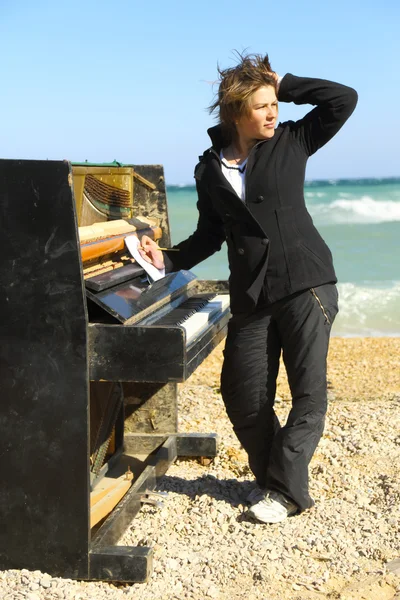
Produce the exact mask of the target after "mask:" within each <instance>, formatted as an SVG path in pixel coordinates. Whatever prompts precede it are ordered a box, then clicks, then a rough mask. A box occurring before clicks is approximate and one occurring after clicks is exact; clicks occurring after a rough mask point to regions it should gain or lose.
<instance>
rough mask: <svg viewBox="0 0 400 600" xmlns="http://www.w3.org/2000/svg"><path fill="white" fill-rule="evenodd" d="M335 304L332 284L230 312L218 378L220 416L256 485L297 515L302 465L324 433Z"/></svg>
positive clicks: (303, 492) (307, 500)
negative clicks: (281, 377)
mask: <svg viewBox="0 0 400 600" xmlns="http://www.w3.org/2000/svg"><path fill="white" fill-rule="evenodd" d="M337 300H338V294H337V289H336V286H335V285H334V284H326V285H322V286H318V287H316V288H313V289H311V290H305V291H302V292H299V293H297V294H294V295H292V296H289V297H287V298H284V299H283V300H279V301H278V302H274V303H273V304H270V305H264V306H263V305H262V304H261V305H260V306H258V307H257V308H256V309H255V311H254V312H252V313H249V314H235V315H233V316H232V318H231V320H230V321H229V325H228V335H227V338H226V345H225V350H224V364H223V367H222V374H221V393H222V397H223V400H224V402H225V406H226V410H227V413H228V416H229V418H230V420H231V422H232V425H233V428H234V431H235V433H236V435H237V437H238V438H239V441H240V442H241V444H242V446H243V447H244V449H245V450H246V452H247V453H248V457H249V465H250V468H251V470H252V471H253V473H254V475H255V477H256V480H257V482H258V484H259V485H260V486H262V487H267V488H268V489H270V490H277V491H279V492H281V493H283V494H285V495H286V496H287V497H288V498H290V499H291V500H293V501H294V502H295V503H296V504H297V505H298V506H299V508H300V510H305V509H307V508H310V507H311V506H312V505H313V500H312V499H311V497H310V495H309V492H308V465H309V462H310V460H311V458H312V456H313V454H314V451H315V449H316V447H317V445H318V442H319V440H320V438H321V435H322V432H323V428H324V421H325V414H326V410H327V382H326V357H327V353H328V344H329V335H330V330H331V325H332V323H333V321H334V319H335V316H336V314H337V312H338V306H337ZM281 352H283V361H284V363H285V367H286V371H287V375H288V381H289V385H290V390H291V394H292V407H291V410H290V413H289V416H288V419H287V421H286V423H285V425H283V426H281V424H280V423H279V420H278V417H277V416H276V414H275V411H274V401H275V392H276V379H277V375H278V370H279V359H280V355H281Z"/></svg>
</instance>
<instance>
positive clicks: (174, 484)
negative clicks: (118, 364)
mask: <svg viewBox="0 0 400 600" xmlns="http://www.w3.org/2000/svg"><path fill="white" fill-rule="evenodd" d="M222 346H223V344H221V346H219V347H218V348H216V350H215V351H214V352H213V354H212V355H210V356H209V357H208V358H207V360H206V361H204V363H203V364H202V365H201V366H200V367H199V368H198V369H197V371H196V372H195V373H194V374H193V375H192V377H191V378H190V379H189V380H188V381H187V382H185V383H184V384H182V385H181V386H180V416H179V419H180V430H181V431H184V432H195V431H198V432H204V433H206V432H216V433H217V434H218V435H219V440H220V444H219V454H218V456H217V457H216V458H215V459H214V460H213V461H212V462H211V463H210V464H204V462H207V461H203V463H201V462H200V461H197V460H183V459H181V460H178V461H177V463H175V464H174V465H172V466H171V467H170V469H169V470H168V472H167V473H166V475H165V476H164V477H163V479H162V480H161V482H160V485H159V488H158V489H159V490H160V491H163V492H167V498H166V499H165V501H164V506H163V507H162V508H156V507H154V506H148V505H145V506H143V508H142V510H141V511H140V513H139V515H138V516H137V517H136V519H135V520H134V521H133V522H132V524H131V526H130V527H129V528H128V529H127V530H126V532H125V534H124V536H123V537H122V539H121V540H120V542H119V544H121V545H148V546H152V547H153V549H154V573H153V575H152V577H151V579H150V580H149V582H148V583H146V584H133V585H119V584H109V583H103V582H96V583H95V582H79V581H71V580H67V579H61V578H55V577H51V576H50V575H48V574H46V573H45V572H39V571H34V572H31V571H27V570H10V571H3V572H0V598H1V599H4V600H17V599H18V600H19V599H21V600H23V599H24V600H53V599H54V600H56V599H59V600H64V599H65V600H91V599H103V598H107V599H108V600H114V599H115V600H117V599H122V598H132V599H133V598H134V599H135V600H161V599H162V600H164V599H179V600H180V599H185V598H188V599H195V600H197V599H199V600H200V599H203V598H205V599H208V598H212V599H219V600H236V599H238V600H239V599H243V600H244V599H246V600H258V599H260V600H311V599H317V598H330V599H335V598H336V599H341V600H392V599H395V598H396V599H400V560H398V561H397V559H400V478H399V465H400V338H333V339H332V341H331V349H330V354H329V358H328V380H329V403H330V406H329V412H328V416H327V420H326V426H325V432H324V436H323V438H322V440H321V442H320V444H319V446H318V448H317V451H316V453H315V455H314V457H313V459H312V462H311V465H310V492H311V495H312V496H313V497H314V498H315V500H316V505H315V507H314V508H313V509H311V510H309V511H306V512H304V513H302V514H301V515H298V516H294V517H291V518H289V519H287V520H286V521H284V522H283V523H279V524H276V525H264V524H261V523H255V522H252V521H251V520H250V519H249V518H248V517H247V515H246V510H247V506H246V502H245V498H246V496H247V494H248V493H249V491H250V490H251V489H252V487H253V480H252V475H251V473H250V472H249V469H248V467H247V462H246V456H245V453H244V451H243V449H242V448H241V447H240V445H239V443H238V441H237V440H236V438H235V436H234V434H233V432H232V430H231V426H230V423H229V421H228V419H227V417H226V416H225V410H224V406H223V403H222V400H221V396H220V393H219V373H220V368H221V363H222ZM289 406H290V393H289V389H288V386H287V382H286V377H285V372H284V367H283V366H282V368H281V370H280V374H279V383H278V391H277V398H276V410H277V413H278V416H279V418H280V420H281V421H284V420H285V415H286V414H287V412H288V409H289ZM28 534H29V532H27V535H28Z"/></svg>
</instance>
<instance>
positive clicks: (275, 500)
mask: <svg viewBox="0 0 400 600" xmlns="http://www.w3.org/2000/svg"><path fill="white" fill-rule="evenodd" d="M298 509H299V507H298V506H297V505H296V504H294V502H292V501H291V500H289V499H288V498H286V496H284V495H283V494H280V493H279V492H275V491H271V492H267V494H266V495H265V496H264V498H263V499H262V500H260V501H259V502H257V504H254V505H253V506H252V507H250V508H249V510H248V513H247V514H249V515H250V516H251V517H254V518H255V519H257V520H258V521H261V522H262V523H280V522H281V521H284V520H285V519H286V518H287V517H290V515H294V514H295V513H296V512H297V511H298Z"/></svg>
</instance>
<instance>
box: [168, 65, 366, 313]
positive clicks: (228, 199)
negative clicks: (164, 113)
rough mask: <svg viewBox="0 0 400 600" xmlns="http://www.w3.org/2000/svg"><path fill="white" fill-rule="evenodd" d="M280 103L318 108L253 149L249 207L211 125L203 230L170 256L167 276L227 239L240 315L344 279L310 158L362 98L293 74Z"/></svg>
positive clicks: (202, 169) (203, 172) (200, 185)
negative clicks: (322, 226)
mask: <svg viewBox="0 0 400 600" xmlns="http://www.w3.org/2000/svg"><path fill="white" fill-rule="evenodd" d="M278 100H279V101H280V102H294V103H295V104H313V105H316V108H314V109H313V110H312V111H311V112H309V113H308V114H307V115H306V116H305V117H304V118H302V119H300V120H299V121H287V122H285V123H280V124H279V125H278V127H277V128H276V130H275V134H274V136H273V137H272V138H270V139H267V140H263V141H260V142H258V143H257V144H256V145H255V146H254V147H253V148H252V150H251V152H250V154H249V157H248V162H247V166H246V184H245V186H246V202H245V203H243V202H242V200H241V199H240V198H239V196H238V195H237V194H236V192H235V191H234V189H233V188H232V186H231V185H230V183H229V182H228V181H227V179H226V178H225V176H224V175H223V173H222V171H221V164H220V159H219V152H220V150H221V145H222V139H221V130H220V127H219V126H217V127H213V128H211V129H210V130H209V131H208V133H209V134H210V137H211V140H212V143H213V145H212V147H211V148H210V149H209V150H207V151H206V152H205V153H204V154H203V156H202V157H201V158H200V162H199V164H198V165H197V167H196V169H195V178H196V186H197V192H198V203H197V207H198V210H199V219H198V224H197V229H196V231H195V232H194V233H193V234H192V235H191V236H190V237H189V238H188V239H186V240H184V241H183V242H181V243H180V244H178V245H177V246H176V247H177V248H179V249H180V252H171V253H168V252H166V253H165V263H166V268H167V271H175V270H178V269H191V268H192V267H193V266H195V265H196V264H198V263H199V262H201V261H203V260H204V259H206V258H208V257H209V256H211V254H213V253H214V252H216V251H217V250H220V248H221V245H222V243H223V242H224V241H225V240H226V242H227V245H228V258H229V267H230V272H231V274H230V278H229V285H230V296H231V310H232V312H233V313H235V312H247V311H248V310H251V309H252V308H253V307H254V306H255V304H256V303H257V300H258V298H259V296H260V293H261V291H262V290H263V292H264V297H265V298H266V299H267V301H269V302H275V301H276V300H279V299H281V298H283V297H285V296H288V295H290V294H293V293H295V292H297V291H300V290H304V289H306V288H310V287H316V286H318V285H322V284H324V283H329V282H336V275H335V271H334V268H333V263H332V255H331V252H330V250H329V248H328V246H327V245H326V244H325V242H324V240H323V239H322V237H321V236H320V234H319V233H318V231H317V229H316V228H315V227H314V225H313V222H312V219H311V216H310V215H309V213H308V211H307V208H306V206H305V202H304V178H305V169H306V163H307V159H308V157H309V156H311V155H312V154H314V152H316V151H317V150H318V149H319V148H321V146H323V145H324V144H326V142H327V141H329V140H330V139H331V138H332V137H333V136H334V135H335V134H336V133H337V132H338V131H339V129H340V128H341V127H342V125H343V124H344V123H345V121H346V120H347V119H348V118H349V116H350V115H351V113H352V112H353V110H354V108H355V106H356V103H357V93H356V92H355V90H353V89H352V88H349V87H346V86H344V85H340V84H338V83H333V82H331V81H326V80H323V79H311V78H306V77H295V76H294V75H291V74H287V75H285V77H284V78H283V79H282V81H281V84H280V87H279V93H278Z"/></svg>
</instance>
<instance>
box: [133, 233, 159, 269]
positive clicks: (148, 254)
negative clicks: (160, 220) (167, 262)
mask: <svg viewBox="0 0 400 600" xmlns="http://www.w3.org/2000/svg"><path fill="white" fill-rule="evenodd" d="M139 252H140V254H141V255H142V257H143V258H144V259H145V260H146V261H147V262H149V263H152V264H153V265H154V266H155V267H156V268H157V269H162V268H163V267H164V257H163V253H162V252H161V250H159V249H158V246H157V244H156V243H155V242H154V241H153V240H152V239H151V238H149V236H147V235H143V236H142V239H141V247H140V246H139Z"/></svg>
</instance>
